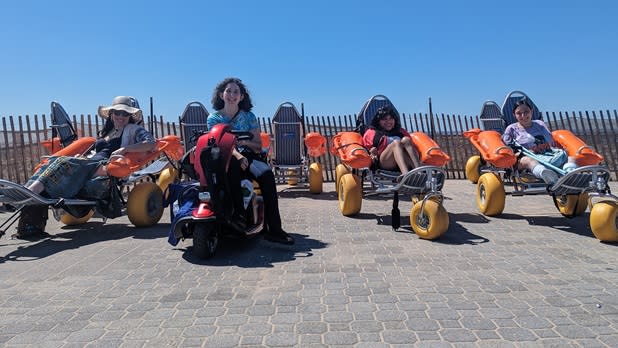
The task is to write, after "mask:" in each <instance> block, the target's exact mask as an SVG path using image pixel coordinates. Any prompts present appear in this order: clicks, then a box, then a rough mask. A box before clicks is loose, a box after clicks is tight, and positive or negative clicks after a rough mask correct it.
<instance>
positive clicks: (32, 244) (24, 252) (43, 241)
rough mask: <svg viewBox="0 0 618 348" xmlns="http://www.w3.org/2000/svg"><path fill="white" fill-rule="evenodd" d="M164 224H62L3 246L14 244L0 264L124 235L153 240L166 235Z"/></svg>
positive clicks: (34, 257) (33, 257) (96, 222)
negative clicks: (146, 226)
mask: <svg viewBox="0 0 618 348" xmlns="http://www.w3.org/2000/svg"><path fill="white" fill-rule="evenodd" d="M167 230H168V228H166V227H165V225H158V226H152V227H149V228H136V227H133V226H130V225H120V226H119V225H118V224H110V223H108V224H105V223H103V222H100V221H96V220H95V221H90V222H87V223H85V224H83V225H79V226H63V227H62V228H61V232H52V233H45V234H42V235H39V236H37V237H36V238H32V239H23V240H16V242H8V243H6V244H3V245H9V244H11V245H15V246H17V249H15V250H14V251H12V252H10V253H8V254H7V255H4V256H0V263H4V262H6V261H29V260H37V259H42V258H45V257H48V256H51V255H54V254H56V253H59V252H62V251H65V250H71V249H78V248H80V247H83V246H86V245H90V244H94V243H99V242H104V241H111V240H119V239H124V238H128V237H133V238H136V239H154V238H163V237H166V236H167Z"/></svg>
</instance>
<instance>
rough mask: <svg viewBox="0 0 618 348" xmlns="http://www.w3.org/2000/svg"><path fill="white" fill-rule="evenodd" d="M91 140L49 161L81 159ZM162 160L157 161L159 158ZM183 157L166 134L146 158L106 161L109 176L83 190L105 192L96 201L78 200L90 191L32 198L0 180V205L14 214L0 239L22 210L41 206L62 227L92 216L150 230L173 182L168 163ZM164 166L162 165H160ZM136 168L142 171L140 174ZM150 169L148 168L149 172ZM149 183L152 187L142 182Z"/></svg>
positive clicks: (33, 195)
mask: <svg viewBox="0 0 618 348" xmlns="http://www.w3.org/2000/svg"><path fill="white" fill-rule="evenodd" d="M95 141H96V139H95V138H93V137H82V138H79V139H77V140H75V141H73V142H72V143H71V144H69V145H68V146H66V147H63V148H62V149H61V150H59V151H57V152H56V153H54V155H53V157H57V156H68V157H76V156H83V155H85V154H86V153H87V152H88V151H89V150H90V149H91V148H92V146H93V145H94V143H95ZM162 155H163V156H164V158H163V159H161V158H160V157H161V156H162ZM182 155H183V150H182V144H181V142H180V138H178V137H177V136H175V135H168V136H165V137H162V138H159V139H157V140H156V147H155V149H154V150H153V151H151V152H148V153H127V154H126V155H125V156H123V157H119V158H115V159H112V160H110V162H109V163H108V164H107V172H108V174H109V176H107V177H98V178H97V179H91V180H90V181H89V182H88V184H87V187H90V186H88V185H90V184H92V185H97V186H98V187H100V186H99V185H103V187H105V188H108V189H109V190H108V191H105V192H103V191H101V190H97V192H98V195H97V196H88V197H83V198H80V197H82V196H81V193H82V192H89V193H90V192H92V191H89V190H88V188H87V187H86V188H84V189H82V190H81V191H80V194H78V198H67V199H65V198H49V197H46V196H43V195H40V194H37V193H34V192H32V191H30V190H28V189H27V188H25V187H24V186H23V185H21V184H18V183H14V182H11V181H7V180H2V179H0V202H2V203H4V204H10V205H11V206H13V207H15V208H16V211H15V212H14V213H13V214H12V215H11V216H10V217H9V218H8V219H7V220H6V221H5V222H4V223H3V224H2V225H0V236H2V235H4V234H5V232H6V230H7V229H8V228H9V227H10V226H11V225H12V224H13V223H15V222H16V221H17V219H18V218H19V216H20V213H21V210H22V209H23V208H24V207H25V206H28V205H44V206H49V207H51V208H52V213H53V216H54V218H56V220H58V221H61V222H62V223H64V224H65V225H79V224H83V223H85V222H87V221H88V220H89V219H90V218H91V217H92V216H93V215H94V214H95V213H98V214H99V216H101V217H102V218H103V221H104V222H105V221H106V220H107V218H116V217H119V216H122V215H127V216H128V218H129V221H131V223H132V224H133V225H135V226H136V227H146V226H152V225H155V224H156V223H157V222H158V221H159V220H160V218H161V216H162V214H163V192H164V191H165V189H166V188H167V186H168V185H169V184H170V183H171V182H173V181H174V180H176V176H177V173H178V171H177V169H176V168H175V167H174V163H175V162H176V161H178V160H180V158H181V157H182ZM50 158H51V157H50V156H44V157H43V159H42V161H41V163H39V165H37V168H39V167H40V166H42V165H45V164H46V163H47V162H48V161H49V160H50ZM163 161H165V162H166V165H165V166H161V164H160V163H163ZM140 168H144V169H141V170H140ZM149 168H150V169H149ZM147 178H150V179H152V178H154V179H155V181H156V182H153V181H145V180H144V179H147Z"/></svg>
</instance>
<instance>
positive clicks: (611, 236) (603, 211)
mask: <svg viewBox="0 0 618 348" xmlns="http://www.w3.org/2000/svg"><path fill="white" fill-rule="evenodd" d="M616 212H618V203H617V202H612V201H603V202H598V203H596V204H595V205H593V206H592V210H590V229H591V230H592V234H594V236H595V237H597V239H598V240H600V241H602V242H618V230H617V229H616Z"/></svg>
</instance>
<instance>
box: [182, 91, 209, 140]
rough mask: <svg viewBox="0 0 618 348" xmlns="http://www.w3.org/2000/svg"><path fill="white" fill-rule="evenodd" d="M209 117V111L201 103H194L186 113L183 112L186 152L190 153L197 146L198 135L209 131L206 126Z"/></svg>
mask: <svg viewBox="0 0 618 348" xmlns="http://www.w3.org/2000/svg"><path fill="white" fill-rule="evenodd" d="M208 115H209V113H208V110H206V107H204V105H203V104H202V103H200V102H197V101H193V102H190V103H189V104H187V106H186V107H185V111H183V112H182V115H181V116H180V125H181V128H182V140H183V143H184V146H185V152H188V151H189V150H190V149H192V148H193V147H194V146H195V143H196V142H197V138H196V134H200V133H203V132H206V131H207V130H208V125H207V124H206V120H207V119H208Z"/></svg>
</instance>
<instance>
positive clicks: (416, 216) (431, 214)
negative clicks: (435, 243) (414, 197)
mask: <svg viewBox="0 0 618 348" xmlns="http://www.w3.org/2000/svg"><path fill="white" fill-rule="evenodd" d="M421 208H423V209H422V210H421ZM410 226H412V230H413V231H414V233H416V234H417V235H418V236H419V237H420V238H422V239H429V240H432V239H436V238H439V237H440V236H442V235H443V234H444V233H445V232H446V231H447V230H448V226H449V219H448V213H447V212H446V209H444V206H443V205H442V204H439V203H437V202H435V201H432V200H427V201H425V206H424V207H423V202H422V201H419V202H416V203H415V204H414V205H413V206H412V209H411V210H410Z"/></svg>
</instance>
